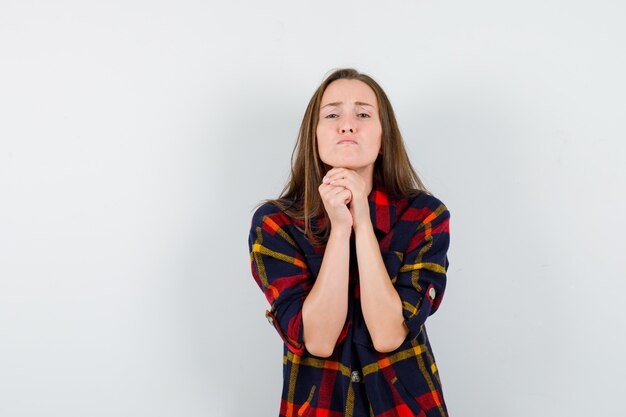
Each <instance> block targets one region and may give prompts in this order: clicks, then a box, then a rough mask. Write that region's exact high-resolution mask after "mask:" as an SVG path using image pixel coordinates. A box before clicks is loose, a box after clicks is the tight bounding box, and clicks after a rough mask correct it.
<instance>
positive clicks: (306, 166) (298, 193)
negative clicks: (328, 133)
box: [256, 68, 431, 244]
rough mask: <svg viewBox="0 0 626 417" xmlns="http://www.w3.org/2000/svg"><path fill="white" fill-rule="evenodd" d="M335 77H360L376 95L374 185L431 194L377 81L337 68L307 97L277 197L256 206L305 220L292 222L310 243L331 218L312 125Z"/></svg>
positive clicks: (324, 233) (321, 238) (392, 191)
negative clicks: (272, 207)
mask: <svg viewBox="0 0 626 417" xmlns="http://www.w3.org/2000/svg"><path fill="white" fill-rule="evenodd" d="M339 79H349V80H359V81H362V82H364V83H365V84H367V85H368V86H370V87H371V88H372V90H374V93H375V94H376V98H377V101H378V108H379V114H380V123H381V125H382V141H381V149H380V153H379V155H378V157H377V158H376V161H375V162H374V178H373V187H377V186H381V185H382V186H383V187H384V188H385V190H386V191H387V193H388V194H389V196H390V197H393V198H396V199H399V198H404V197H412V196H415V195H417V194H420V193H426V194H431V193H430V191H428V190H427V189H426V187H425V186H424V184H423V183H422V181H421V180H420V178H419V176H418V175H417V173H416V172H415V170H414V169H413V166H412V165H411V162H410V161H409V157H408V155H407V152H406V149H405V147H404V141H403V139H402V135H401V134H400V130H399V128H398V123H397V121H396V116H395V114H394V111H393V108H392V106H391V103H390V102H389V99H388V98H387V95H386V94H385V92H384V91H383V89H382V88H381V87H380V85H378V83H377V82H376V81H374V79H372V78H371V77H370V76H369V75H366V74H363V73H360V72H358V71H357V70H355V69H353V68H340V69H336V70H334V71H333V72H332V73H331V74H330V75H329V76H327V77H326V79H324V81H323V82H322V83H321V84H320V86H319V87H318V88H317V90H315V93H314V94H313V97H311V100H309V104H308V106H307V108H306V111H305V112H304V117H303V119H302V124H301V125H300V132H299V134H298V140H297V142H296V145H295V147H294V150H293V151H292V154H291V175H290V177H289V179H288V180H287V183H286V184H285V187H284V188H283V190H282V192H281V194H280V196H279V197H278V198H276V199H265V200H263V201H261V202H260V203H259V204H257V206H256V207H258V206H260V205H262V204H264V203H271V204H273V205H275V206H277V207H278V208H280V210H281V211H283V212H284V213H285V214H287V215H288V216H290V217H292V218H293V219H295V220H296V225H298V224H300V225H304V229H302V228H301V227H298V226H296V227H298V229H299V230H300V231H301V232H302V233H304V235H305V236H306V238H307V240H309V241H310V242H311V243H312V244H325V243H326V242H327V240H328V236H329V234H330V221H329V218H328V214H327V213H326V210H325V209H324V204H323V202H322V198H321V196H320V194H319V190H318V187H319V186H320V184H321V183H322V178H323V177H324V175H325V174H326V171H327V165H326V164H325V163H324V162H323V161H322V160H321V159H320V156H319V153H318V149H317V135H316V130H317V123H318V120H319V109H320V103H321V101H322V96H323V94H324V91H325V90H326V87H328V85H329V84H330V83H332V82H333V81H336V80H339ZM294 153H295V155H296V160H295V162H294V160H293V156H294ZM316 223H317V224H316Z"/></svg>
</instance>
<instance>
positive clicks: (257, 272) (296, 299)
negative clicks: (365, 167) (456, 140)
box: [248, 186, 450, 417]
mask: <svg viewBox="0 0 626 417" xmlns="http://www.w3.org/2000/svg"><path fill="white" fill-rule="evenodd" d="M368 200H369V204H370V216H371V220H372V225H373V226H374V230H375V233H376V235H377V237H378V241H379V246H380V250H381V255H382V257H383V260H384V262H385V266H386V267H387V272H388V273H389V276H390V278H391V281H392V283H393V284H394V287H395V288H396V290H397V291H398V294H399V295H400V298H401V299H402V303H403V306H404V308H403V315H404V318H405V321H404V323H405V325H406V326H407V328H408V330H409V333H408V335H407V337H406V339H405V341H404V342H403V343H402V344H401V345H400V346H399V347H398V348H397V349H396V350H394V351H393V352H387V353H383V352H378V351H377V350H375V349H374V346H373V343H372V339H371V337H370V334H369V332H368V330H367V326H366V325H365V321H364V319H363V315H362V312H361V308H360V302H359V285H358V282H359V279H358V267H357V264H356V261H355V255H356V253H355V251H354V234H353V236H352V238H351V255H350V258H351V261H350V262H351V266H350V286H349V288H350V290H349V291H350V297H349V298H348V300H349V303H348V316H347V319H346V323H345V325H344V328H343V331H342V332H341V334H340V336H339V339H338V341H337V344H336V346H335V349H334V351H333V353H332V355H331V356H330V357H328V358H322V357H317V356H315V355H312V354H311V353H309V352H308V351H307V349H306V346H305V345H304V343H303V342H302V305H303V303H304V300H305V298H306V296H307V295H308V293H309V291H310V290H311V288H312V286H313V284H314V283H315V279H316V277H317V275H318V273H319V270H320V267H321V263H322V259H323V256H324V248H323V247H322V248H320V247H313V246H312V245H311V244H310V243H309V242H308V241H307V240H306V239H305V237H304V236H303V234H302V233H301V232H299V231H298V230H297V229H296V228H295V223H294V220H293V219H292V218H290V217H289V216H287V215H286V214H285V213H283V212H281V211H280V210H279V209H278V208H277V207H275V206H274V205H271V204H264V205H262V206H260V207H259V208H258V209H257V210H256V211H255V213H254V215H253V217H252V221H251V228H250V236H249V241H248V243H249V250H250V265H251V269H252V276H253V277H254V280H255V282H256V283H257V285H258V286H259V288H260V289H261V290H262V291H263V294H264V295H265V297H266V298H267V300H268V302H269V304H270V309H269V310H266V312H265V315H266V317H267V318H268V320H269V321H270V323H271V324H272V326H273V327H274V328H275V329H276V331H277V332H278V334H279V335H280V337H281V338H282V340H283V342H284V354H283V375H284V381H283V390H282V399H281V402H280V412H279V416H283V417H296V416H297V417H312V416H318V417H319V416H323V417H344V416H345V417H411V416H420V417H434V416H440V417H446V416H448V412H447V408H446V405H445V402H444V398H443V393H442V385H441V380H440V377H439V372H438V368H437V365H436V362H435V357H434V355H433V352H432V349H431V346H430V342H429V340H428V335H427V332H426V327H425V321H426V318H427V317H428V316H430V315H431V314H433V313H434V312H435V311H437V309H438V308H439V305H440V304H441V300H442V297H443V295H444V290H445V287H446V272H447V269H448V265H449V263H448V256H447V251H448V247H449V242H450V230H449V219H450V212H449V211H448V209H447V208H446V206H445V205H444V204H443V203H442V202H441V201H440V200H439V199H437V198H436V197H434V196H432V195H430V194H427V193H422V194H420V195H418V196H417V197H412V198H403V199H394V198H392V197H391V196H390V195H388V194H387V192H386V190H385V189H384V187H382V186H376V187H374V189H373V190H372V192H371V193H370V195H369V196H368Z"/></svg>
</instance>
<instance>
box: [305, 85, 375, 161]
mask: <svg viewBox="0 0 626 417" xmlns="http://www.w3.org/2000/svg"><path fill="white" fill-rule="evenodd" d="M382 132H383V130H382V126H381V124H380V116H379V114H378V102H377V100H376V94H375V93H374V90H372V89H371V88H370V86H369V85H367V84H365V83H364V82H363V81H359V80H347V79H340V80H336V81H333V82H332V83H330V84H329V85H328V86H327V87H326V90H325V91H324V94H323V95H322V101H321V104H320V114H319V121H318V123H317V150H318V152H319V154H320V158H321V159H322V161H323V162H324V163H326V164H327V165H330V166H331V167H334V168H337V167H343V168H350V169H354V170H357V171H359V172H360V173H366V172H367V173H372V172H373V166H374V162H375V161H376V157H377V156H378V152H379V150H380V146H381V140H382ZM346 140H351V141H346ZM342 141H343V142H342Z"/></svg>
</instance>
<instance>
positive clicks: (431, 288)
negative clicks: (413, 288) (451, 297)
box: [428, 287, 436, 300]
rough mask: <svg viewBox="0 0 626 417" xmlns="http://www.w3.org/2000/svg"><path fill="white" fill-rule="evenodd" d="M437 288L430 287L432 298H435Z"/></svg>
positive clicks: (429, 292)
mask: <svg viewBox="0 0 626 417" xmlns="http://www.w3.org/2000/svg"><path fill="white" fill-rule="evenodd" d="M435 293H436V292H435V288H433V287H430V290H428V295H429V296H430V298H432V299H433V300H434V299H435Z"/></svg>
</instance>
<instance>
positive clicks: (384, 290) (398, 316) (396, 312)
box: [355, 224, 408, 352]
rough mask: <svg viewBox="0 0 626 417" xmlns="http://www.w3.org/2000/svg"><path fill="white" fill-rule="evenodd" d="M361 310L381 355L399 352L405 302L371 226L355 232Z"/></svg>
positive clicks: (375, 346) (405, 333) (403, 329)
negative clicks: (394, 284) (390, 275)
mask: <svg viewBox="0 0 626 417" xmlns="http://www.w3.org/2000/svg"><path fill="white" fill-rule="evenodd" d="M355 243H356V252H357V261H358V265H359V284H360V295H361V297H360V298H361V310H362V311H363V318H364V320H365V325H366V326H367V329H368V331H369V332H370V335H371V337H372V342H373V344H374V348H375V349H376V350H377V351H379V352H391V351H393V350H395V349H396V348H397V347H398V346H400V344H402V342H403V341H404V339H405V338H406V335H407V334H408V329H407V328H406V326H404V324H403V323H404V316H403V315H402V300H401V298H400V295H399V294H398V292H397V291H396V289H395V288H394V286H393V283H392V282H391V279H390V278H389V273H388V272H387V268H386V266H385V263H384V262H383V259H382V255H381V253H380V246H379V244H378V240H377V239H376V234H375V233H374V229H373V227H372V225H371V224H368V225H366V226H365V227H363V228H359V229H358V231H355Z"/></svg>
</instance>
